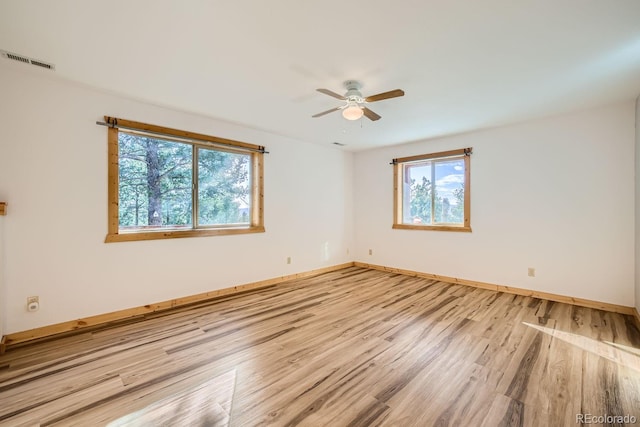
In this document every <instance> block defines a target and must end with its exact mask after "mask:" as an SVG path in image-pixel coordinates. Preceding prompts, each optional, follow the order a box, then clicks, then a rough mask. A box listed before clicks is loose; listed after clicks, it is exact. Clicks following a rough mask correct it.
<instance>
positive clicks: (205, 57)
mask: <svg viewBox="0 0 640 427" xmlns="http://www.w3.org/2000/svg"><path fill="white" fill-rule="evenodd" d="M0 49H4V50H7V51H10V52H14V53H18V54H22V55H25V56H29V57H33V58H37V59H41V60H44V61H48V62H52V63H54V64H55V65H56V71H55V73H56V74H57V75H59V76H61V77H63V78H66V79H70V80H74V81H78V82H82V83H84V84H88V85H91V86H95V87H98V88H101V89H105V90H109V91H114V92H117V93H121V94H125V95H126V96H129V97H132V98H136V99H140V100H145V101H147V102H151V103H154V104H159V105H165V106H170V107H173V108H177V109H180V110H185V111H190V112H196V113H200V114H204V115H207V116H211V117H215V118H218V119H223V120H228V121H231V122H236V123H240V124H243V125H246V126H249V127H252V128H257V129H263V130H267V131H270V132H274V133H277V134H281V135H287V136H291V137H294V138H299V139H302V140H305V141H310V142H316V143H320V144H331V143H332V142H334V141H335V142H341V143H345V144H347V147H345V149H350V150H362V149H367V148H372V147H377V146H383V145H391V144H397V143H403V142H408V141H415V140H421V139H426V138H432V137H435V136H440V135H446V134H452V133H458V132H465V131H470V130H473V129H478V128H484V127H490V126H496V125H500V124H505V123H511V122H517V121H522V120H526V119H529V118H534V117H542V116H548V115H551V114H555V113H560V112H565V111H571V110H577V109H583V108H589V107H593V106H596V105H600V104H607V103H613V102H616V101H620V100H624V99H633V98H635V97H636V96H638V95H639V94H640V0H615V1H613V0H517V1H514V0H438V1H436V0H421V1H420V0H416V1H413V0H398V1H388V0H384V1H379V0H366V1H365V0H349V1H338V0H323V1H321V2H312V1H303V0H270V1H265V0H246V1H243V0H228V1H223V0H208V1H207V0H188V1H187V0H183V1H177V0H135V1H132V0H112V1H108V2H104V1H96V0H56V1H51V0H40V1H34V0H0ZM3 60H4V59H3ZM25 67H29V66H27V65H25ZM42 72H43V73H45V72H47V71H42ZM347 79H357V80H360V81H361V82H362V83H363V85H364V87H363V88H362V93H363V95H365V96H367V95H372V94H376V93H379V92H385V91H388V90H392V89H397V88H401V89H404V91H405V92H406V95H405V96H404V97H402V98H394V99H389V100H385V101H380V102H378V103H375V104H370V105H369V107H370V108H371V109H372V110H374V111H375V112H377V113H378V114H380V115H382V119H381V120H379V121H377V122H371V121H369V120H367V119H366V118H363V119H362V120H359V121H357V122H348V121H346V120H345V119H343V118H342V116H341V115H340V113H339V112H336V113H332V114H330V115H327V116H324V117H321V118H311V115H313V114H315V113H318V112H321V111H324V110H327V109H329V108H332V107H335V106H339V105H340V101H338V100H337V99H334V98H331V97H329V96H326V95H323V94H321V93H318V92H316V91H315V89H316V88H328V89H330V90H333V91H335V92H339V93H343V92H344V90H343V88H342V82H343V81H345V80H347ZM130 119H135V118H130ZM254 142H256V143H258V142H257V141H254Z"/></svg>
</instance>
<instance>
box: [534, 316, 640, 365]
mask: <svg viewBox="0 0 640 427" xmlns="http://www.w3.org/2000/svg"><path fill="white" fill-rule="evenodd" d="M522 323H523V324H525V325H527V326H529V327H531V328H533V329H537V330H538V331H541V332H544V333H545V334H548V335H551V336H552V337H554V338H558V339H560V340H562V341H565V342H567V343H569V344H572V345H575V346H576V347H578V348H581V349H583V350H586V351H589V352H591V353H593V354H596V355H598V356H600V357H604V358H605V359H608V360H610V361H612V362H615V363H618V364H620V365H623V366H626V367H627V368H631V369H633V370H635V371H637V372H640V353H639V352H640V350H638V349H635V348H633V347H628V346H624V345H619V344H615V343H611V342H603V341H598V340H594V339H593V338H587V337H583V336H581V335H577V334H573V333H571V332H565V331H561V330H558V329H553V328H547V327H545V326H541V325H535V324H533V323H528V322H522Z"/></svg>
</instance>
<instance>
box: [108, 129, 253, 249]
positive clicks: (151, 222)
mask: <svg viewBox="0 0 640 427" xmlns="http://www.w3.org/2000/svg"><path fill="white" fill-rule="evenodd" d="M105 121H106V124H107V125H108V126H109V130H108V139H109V212H108V215H109V226H108V228H109V230H108V234H107V238H106V240H105V241H106V242H120V241H131V240H152V239H167V238H177V237H194V236H211V235H218V234H242V233H257V232H263V231H264V223H263V211H262V199H263V174H262V170H263V157H264V147H261V146H258V145H253V144H247V143H244V142H239V141H231V140H227V139H222V138H217V137H213V136H207V135H201V134H195V133H191V132H185V131H179V130H175V129H169V128H164V127H159V126H154V125H148V124H144V123H138V122H133V121H129V120H122V119H115V118H113V117H105Z"/></svg>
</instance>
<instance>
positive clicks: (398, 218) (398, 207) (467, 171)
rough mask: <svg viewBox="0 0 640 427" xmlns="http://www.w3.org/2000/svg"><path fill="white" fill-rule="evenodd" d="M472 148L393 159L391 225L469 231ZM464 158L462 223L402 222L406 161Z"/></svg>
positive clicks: (412, 228)
mask: <svg viewBox="0 0 640 427" xmlns="http://www.w3.org/2000/svg"><path fill="white" fill-rule="evenodd" d="M472 152H473V148H471V147H468V148H461V149H458V150H449V151H441V152H438V153H429V154H420V155H417V156H410V157H401V158H397V159H393V161H392V164H393V226H392V228H394V229H401V230H435V231H461V232H471V180H470V177H471V161H470V156H471V153H472ZM456 157H459V158H462V159H464V222H463V224H462V225H452V224H442V225H431V224H427V225H416V224H404V223H403V222H402V218H403V213H402V205H403V203H402V186H403V180H402V177H403V174H402V168H403V165H404V164H406V163H412V162H417V161H420V160H439V159H447V158H456Z"/></svg>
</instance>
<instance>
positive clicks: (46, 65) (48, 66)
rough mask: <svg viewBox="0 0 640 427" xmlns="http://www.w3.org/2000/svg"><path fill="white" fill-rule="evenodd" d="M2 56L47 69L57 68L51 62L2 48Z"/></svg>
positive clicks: (0, 52)
mask: <svg viewBox="0 0 640 427" xmlns="http://www.w3.org/2000/svg"><path fill="white" fill-rule="evenodd" d="M0 54H1V55H2V57H4V58H7V59H12V60H14V61H18V62H23V63H25V64H31V65H35V66H36V67H40V68H46V69H47V70H55V69H56V66H55V65H53V64H49V63H48V62H44V61H40V60H38V59H33V58H29V57H27V56H22V55H18V54H15V53H11V52H7V51H6V50H0Z"/></svg>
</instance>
